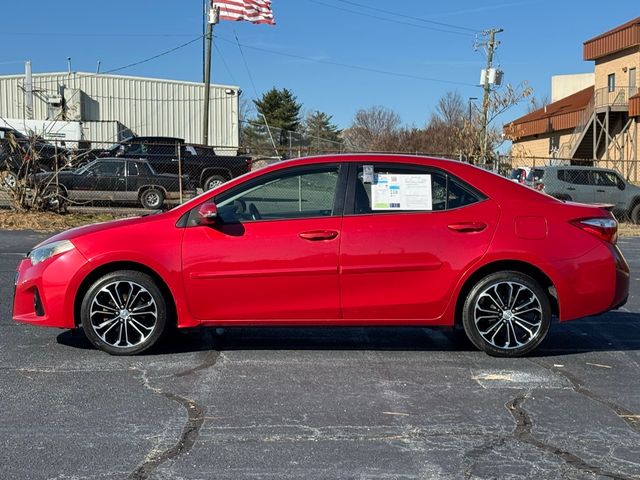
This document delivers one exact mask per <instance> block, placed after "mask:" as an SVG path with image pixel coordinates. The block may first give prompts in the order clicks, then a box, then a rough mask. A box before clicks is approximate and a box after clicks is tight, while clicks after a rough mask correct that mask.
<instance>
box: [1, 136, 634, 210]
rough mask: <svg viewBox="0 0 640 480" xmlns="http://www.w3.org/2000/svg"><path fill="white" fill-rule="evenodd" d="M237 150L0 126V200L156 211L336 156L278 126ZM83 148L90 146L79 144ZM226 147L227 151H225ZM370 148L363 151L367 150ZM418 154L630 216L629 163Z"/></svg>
mask: <svg viewBox="0 0 640 480" xmlns="http://www.w3.org/2000/svg"><path fill="white" fill-rule="evenodd" d="M243 140H245V141H246V142H249V143H245V144H244V145H243V146H242V147H241V148H240V149H238V150H237V151H238V154H237V155H220V154H218V153H217V152H229V151H230V148H229V147H224V146H203V145H195V144H185V143H184V142H183V141H182V140H181V139H177V138H168V137H133V138H130V139H128V140H124V141H122V142H119V143H116V144H109V143H99V142H90V143H89V144H85V145H84V148H68V147H66V146H64V145H62V144H59V143H57V142H45V141H43V140H41V139H39V138H37V137H27V136H24V135H22V134H20V133H19V132H15V131H8V130H7V129H4V130H2V129H0V206H8V207H12V208H14V209H35V210H46V209H49V210H57V211H63V210H66V209H68V208H79V207H84V208H88V207H96V206H97V207H100V206H106V207H109V208H111V207H115V206H117V207H124V208H130V209H131V208H136V209H140V208H142V209H161V208H166V207H170V206H172V205H175V204H177V203H181V202H184V201H186V200H188V199H189V198H191V197H193V196H194V195H196V194H198V193H200V192H202V191H206V190H209V189H211V188H214V187H216V186H218V185H220V184H222V183H224V182H227V181H229V180H231V179H232V178H235V177H238V176H239V175H242V174H244V173H247V172H249V171H251V170H255V169H258V168H262V167H263V166H265V165H268V164H271V163H274V162H278V161H281V160H283V159H286V158H295V157H304V156H309V155H323V154H338V153H344V152H345V151H346V148H345V147H344V145H343V144H342V143H341V142H336V141H333V140H330V139H322V138H320V137H318V138H315V139H311V140H313V141H310V137H309V136H305V135H304V134H296V133H295V132H289V131H286V130H280V129H270V130H267V129H264V131H260V130H259V129H257V128H255V127H254V129H253V130H252V133H251V135H248V136H247V135H244V137H243ZM87 145H90V148H88V147H87ZM231 150H232V149H231ZM368 153H371V152H368ZM379 153H401V154H405V155H406V154H411V155H425V156H430V157H440V158H448V159H452V160H458V161H465V162H470V163H475V164H476V165H478V166H480V167H482V168H486V169H488V170H491V171H494V172H496V173H499V174H501V175H504V176H505V177H508V178H510V179H511V180H513V181H516V182H519V183H522V184H524V185H527V186H529V187H531V188H535V189H537V190H540V191H542V192H545V193H548V194H549V195H552V196H554V197H557V198H560V199H563V200H571V201H577V202H583V203H603V204H610V205H613V208H614V210H615V211H616V213H618V215H620V216H623V217H626V218H629V219H631V220H633V221H635V222H640V206H639V205H640V187H638V186H637V185H636V184H640V172H639V171H638V162H637V161H635V160H633V161H631V160H627V161H611V160H600V161H586V160H579V161H578V160H569V159H558V158H548V157H547V158H545V157H518V158H512V157H510V156H499V157H497V158H495V159H493V160H492V161H491V162H485V163H481V162H478V161H477V160H476V159H473V158H466V157H464V156H463V155H461V154H455V153H453V154H451V153H433V152H409V151H404V152H403V151H401V150H400V151H396V152H379Z"/></svg>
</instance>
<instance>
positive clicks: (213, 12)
mask: <svg viewBox="0 0 640 480" xmlns="http://www.w3.org/2000/svg"><path fill="white" fill-rule="evenodd" d="M219 17H220V8H219V7H217V6H216V5H213V3H212V4H211V6H210V7H209V18H208V21H207V33H206V35H205V49H206V52H205V55H204V60H205V66H204V112H203V118H202V143H203V144H204V145H209V95H210V93H211V42H212V40H213V26H214V25H215V24H216V23H218V20H219Z"/></svg>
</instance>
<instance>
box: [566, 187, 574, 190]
mask: <svg viewBox="0 0 640 480" xmlns="http://www.w3.org/2000/svg"><path fill="white" fill-rule="evenodd" d="M567 190H575V188H573V187H567Z"/></svg>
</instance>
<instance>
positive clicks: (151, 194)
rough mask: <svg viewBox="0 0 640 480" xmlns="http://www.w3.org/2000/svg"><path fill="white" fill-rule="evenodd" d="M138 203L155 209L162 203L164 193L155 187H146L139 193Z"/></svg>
mask: <svg viewBox="0 0 640 480" xmlns="http://www.w3.org/2000/svg"><path fill="white" fill-rule="evenodd" d="M140 203H141V204H142V206H143V207H144V208H147V209H149V210H157V209H159V208H161V207H162V204H163V203H164V194H163V193H162V191H161V190H159V189H157V188H148V189H146V190H145V191H144V192H142V193H141V194H140Z"/></svg>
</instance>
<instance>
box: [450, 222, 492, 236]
mask: <svg viewBox="0 0 640 480" xmlns="http://www.w3.org/2000/svg"><path fill="white" fill-rule="evenodd" d="M448 227H449V230H453V231H454V232H460V233H470V232H481V231H482V230H484V229H485V228H487V224H486V223H482V222H461V223H452V224H450V225H448Z"/></svg>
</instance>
